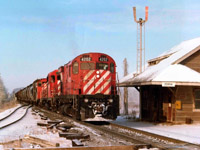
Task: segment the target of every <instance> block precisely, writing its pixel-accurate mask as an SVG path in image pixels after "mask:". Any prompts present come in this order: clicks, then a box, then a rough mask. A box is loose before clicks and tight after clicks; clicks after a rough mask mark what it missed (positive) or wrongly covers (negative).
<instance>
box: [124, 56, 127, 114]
mask: <svg viewBox="0 0 200 150" xmlns="http://www.w3.org/2000/svg"><path fill="white" fill-rule="evenodd" d="M123 62H124V76H126V75H128V64H127V59H126V58H125V59H124V61H123ZM124 114H125V115H128V88H127V87H124Z"/></svg>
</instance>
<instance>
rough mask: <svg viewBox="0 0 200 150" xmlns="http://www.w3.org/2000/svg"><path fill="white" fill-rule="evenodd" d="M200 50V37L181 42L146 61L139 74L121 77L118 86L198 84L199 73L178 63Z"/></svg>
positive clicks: (199, 80) (199, 83) (199, 81)
mask: <svg viewBox="0 0 200 150" xmlns="http://www.w3.org/2000/svg"><path fill="white" fill-rule="evenodd" d="M199 50H200V38H195V39H192V40H188V41H184V42H181V43H180V44H179V45H177V46H174V47H173V48H171V49H170V50H168V51H166V52H164V53H163V54H161V55H160V56H158V57H156V58H154V59H151V60H149V61H148V64H149V65H148V67H146V69H145V71H143V72H142V73H140V74H138V75H137V74H135V73H134V72H133V73H131V74H129V75H127V76H125V77H123V78H122V79H120V81H119V86H122V87H123V86H126V87H131V86H142V85H163V84H164V83H172V86H173V85H194V86H200V73H199V72H197V71H195V70H193V69H191V68H189V67H187V66H185V65H182V64H179V63H180V62H182V61H183V60H185V59H186V58H188V57H189V56H191V55H192V54H194V53H196V52H197V51H199Z"/></svg>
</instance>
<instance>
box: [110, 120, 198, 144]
mask: <svg viewBox="0 0 200 150" xmlns="http://www.w3.org/2000/svg"><path fill="white" fill-rule="evenodd" d="M112 123H115V124H119V125H122V126H126V127H130V128H135V129H138V130H143V131H147V132H151V133H155V134H159V135H162V136H166V137H170V138H174V139H178V140H182V141H186V142H190V143H194V144H200V123H199V124H180V125H174V124H170V123H151V122H143V121H136V120H134V119H127V117H125V116H124V117H122V116H118V117H117V119H116V120H115V121H112Z"/></svg>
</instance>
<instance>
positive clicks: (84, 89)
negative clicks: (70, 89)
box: [83, 75, 95, 92]
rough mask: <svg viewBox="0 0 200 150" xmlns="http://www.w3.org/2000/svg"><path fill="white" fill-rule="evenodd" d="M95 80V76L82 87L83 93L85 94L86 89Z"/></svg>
mask: <svg viewBox="0 0 200 150" xmlns="http://www.w3.org/2000/svg"><path fill="white" fill-rule="evenodd" d="M94 79H95V75H94V76H93V77H92V79H90V81H89V82H88V83H87V84H86V85H85V86H84V88H83V92H85V91H86V90H87V88H88V87H89V86H90V85H91V84H92V82H93V81H94Z"/></svg>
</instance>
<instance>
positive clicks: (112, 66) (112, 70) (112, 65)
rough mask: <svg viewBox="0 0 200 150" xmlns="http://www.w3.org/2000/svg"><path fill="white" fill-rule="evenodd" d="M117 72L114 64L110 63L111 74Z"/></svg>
mask: <svg viewBox="0 0 200 150" xmlns="http://www.w3.org/2000/svg"><path fill="white" fill-rule="evenodd" d="M114 71H115V65H114V64H113V63H110V72H112V73H113V72H114Z"/></svg>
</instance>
